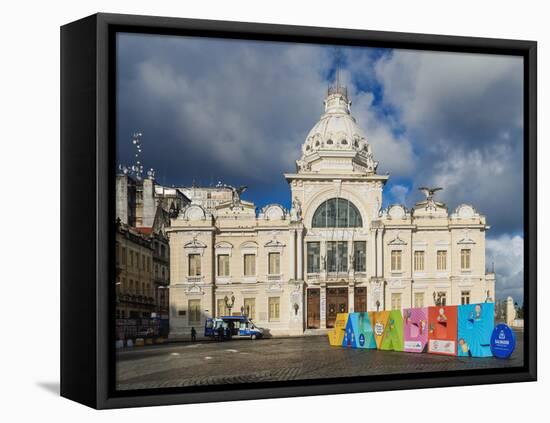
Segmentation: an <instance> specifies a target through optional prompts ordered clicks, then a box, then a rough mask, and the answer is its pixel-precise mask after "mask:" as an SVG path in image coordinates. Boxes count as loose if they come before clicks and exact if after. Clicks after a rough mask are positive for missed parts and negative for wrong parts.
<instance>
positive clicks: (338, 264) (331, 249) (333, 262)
mask: <svg viewBox="0 0 550 423" xmlns="http://www.w3.org/2000/svg"><path fill="white" fill-rule="evenodd" d="M327 270H328V271H329V272H330V273H337V272H347V271H348V243H347V242H346V241H329V242H327Z"/></svg>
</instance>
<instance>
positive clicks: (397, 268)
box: [391, 250, 401, 272]
mask: <svg viewBox="0 0 550 423" xmlns="http://www.w3.org/2000/svg"><path fill="white" fill-rule="evenodd" d="M391 271H392V272H401V251H400V250H394V251H392V252H391Z"/></svg>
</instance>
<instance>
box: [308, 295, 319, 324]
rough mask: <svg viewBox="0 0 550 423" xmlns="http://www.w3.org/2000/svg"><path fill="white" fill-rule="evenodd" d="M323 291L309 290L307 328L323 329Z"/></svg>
mask: <svg viewBox="0 0 550 423" xmlns="http://www.w3.org/2000/svg"><path fill="white" fill-rule="evenodd" d="M320 310H321V290H320V289H319V288H314V289H308V290H307V328H308V329H319V328H320V327H321V315H320V314H321V311H320Z"/></svg>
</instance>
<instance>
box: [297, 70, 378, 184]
mask: <svg viewBox="0 0 550 423" xmlns="http://www.w3.org/2000/svg"><path fill="white" fill-rule="evenodd" d="M324 105H325V113H323V114H322V115H321V118H320V119H319V122H317V123H316V124H315V126H313V128H312V129H311V131H309V134H308V135H307V137H306V140H305V142H304V144H303V145H302V157H301V158H300V160H297V161H296V166H297V171H298V173H303V172H330V173H340V172H345V173H348V172H354V173H355V172H358V173H363V174H374V173H376V167H377V165H378V163H377V162H375V161H374V158H373V155H372V149H371V146H370V144H369V143H368V142H367V139H366V137H365V136H364V134H363V131H362V130H361V128H359V125H357V122H356V120H355V118H354V117H353V116H352V115H351V101H350V100H349V98H348V90H347V88H346V87H345V86H343V85H341V84H340V82H339V78H338V76H337V78H336V82H335V84H334V85H332V86H329V88H328V90H327V95H326V97H325V101H324Z"/></svg>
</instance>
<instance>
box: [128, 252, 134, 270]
mask: <svg viewBox="0 0 550 423" xmlns="http://www.w3.org/2000/svg"><path fill="white" fill-rule="evenodd" d="M129 254H130V267H134V252H133V251H132V250H130V251H129Z"/></svg>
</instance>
